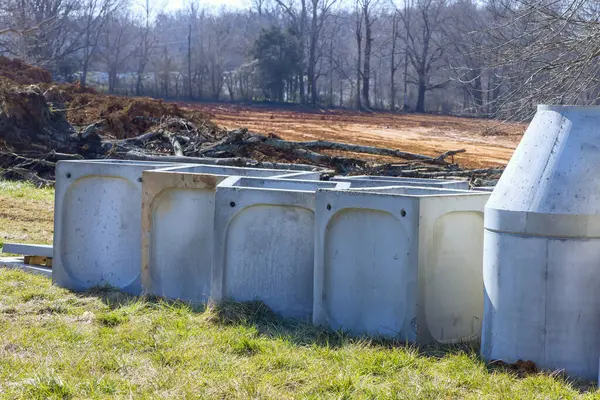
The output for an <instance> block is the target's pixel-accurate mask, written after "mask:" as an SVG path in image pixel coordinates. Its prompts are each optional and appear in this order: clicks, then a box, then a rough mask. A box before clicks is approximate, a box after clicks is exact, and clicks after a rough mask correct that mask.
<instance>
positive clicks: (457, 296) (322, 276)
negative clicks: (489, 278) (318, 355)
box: [313, 187, 489, 344]
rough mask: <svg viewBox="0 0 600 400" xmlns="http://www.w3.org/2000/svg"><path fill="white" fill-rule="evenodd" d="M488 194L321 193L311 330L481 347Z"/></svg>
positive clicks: (406, 191) (420, 191) (421, 190)
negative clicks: (318, 327) (478, 343)
mask: <svg viewBox="0 0 600 400" xmlns="http://www.w3.org/2000/svg"><path fill="white" fill-rule="evenodd" d="M488 198H489V194H488V193H484V192H475V191H463V190H450V189H435V188H418V187H386V188H371V189H368V188H367V189H358V190H354V189H351V190H331V189H320V190H318V191H317V194H316V201H315V210H316V211H315V231H316V232H315V234H316V237H315V277H314V314H313V322H314V323H315V324H317V325H323V326H327V327H330V328H333V329H344V330H347V331H349V332H350V333H351V334H353V335H372V336H384V337H391V338H397V339H400V340H407V341H410V342H418V343H420V344H426V343H432V342H437V343H453V342H458V341H470V340H475V339H477V338H479V335H480V332H481V317H482V313H483V278H482V256H483V235H482V232H483V210H484V206H485V203H486V201H487V199H488Z"/></svg>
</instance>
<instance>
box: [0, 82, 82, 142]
mask: <svg viewBox="0 0 600 400" xmlns="http://www.w3.org/2000/svg"><path fill="white" fill-rule="evenodd" d="M0 132H2V139H3V142H4V143H5V145H6V146H7V147H9V148H11V149H13V150H17V151H34V150H46V149H48V148H53V149H62V148H64V147H65V146H67V144H68V142H69V137H70V135H71V134H72V133H73V132H74V131H73V128H72V127H71V125H70V124H69V123H68V122H67V120H66V119H65V115H64V113H63V112H61V111H60V110H54V109H52V108H51V107H50V105H49V104H48V103H47V102H46V99H45V98H44V95H43V91H42V89H41V88H40V87H39V86H36V85H29V86H13V87H9V86H7V85H2V86H0Z"/></svg>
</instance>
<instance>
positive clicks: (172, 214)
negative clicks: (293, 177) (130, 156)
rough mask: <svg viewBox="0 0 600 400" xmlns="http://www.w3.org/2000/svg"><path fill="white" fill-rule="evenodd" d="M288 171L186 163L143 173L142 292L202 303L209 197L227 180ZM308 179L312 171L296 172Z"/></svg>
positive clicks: (208, 263)
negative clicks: (181, 165)
mask: <svg viewBox="0 0 600 400" xmlns="http://www.w3.org/2000/svg"><path fill="white" fill-rule="evenodd" d="M288 174H297V172H295V171H290V170H275V169H260V168H238V167H224V166H212V165H193V166H192V165H188V166H184V167H174V168H166V169H162V170H156V171H147V172H145V173H144V174H143V196H142V260H141V275H142V286H143V291H144V293H148V294H153V295H157V296H162V297H166V298H171V299H181V300H186V301H191V302H197V303H203V302H206V301H207V300H208V297H209V295H210V282H211V278H210V277H211V268H212V261H213V240H214V215H215V193H216V190H217V185H218V184H219V183H220V182H221V181H223V180H224V179H226V178H227V177H228V176H231V175H235V176H258V177H272V176H279V175H288ZM301 174H303V175H301V176H302V177H304V178H308V179H311V178H312V177H314V176H315V173H312V172H308V173H301ZM311 174H312V175H311Z"/></svg>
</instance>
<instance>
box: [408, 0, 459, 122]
mask: <svg viewBox="0 0 600 400" xmlns="http://www.w3.org/2000/svg"><path fill="white" fill-rule="evenodd" d="M414 8H415V9H414V10H408V11H409V12H410V14H412V15H408V14H407V13H406V12H405V13H403V14H402V16H403V21H404V24H405V26H407V29H406V36H407V37H406V46H407V47H406V52H407V55H408V61H409V62H410V64H411V66H412V67H413V69H414V76H412V77H410V79H409V80H408V81H409V82H410V83H412V84H415V85H417V93H418V98H417V105H416V111H417V112H425V95H426V93H427V92H428V91H430V90H434V89H439V88H442V87H444V86H445V85H446V84H447V83H448V82H449V80H448V79H447V78H442V79H438V80H434V79H433V78H435V77H436V72H438V71H439V70H440V69H441V68H442V67H444V66H445V65H446V64H444V59H443V57H444V55H445V52H446V33H445V31H444V29H443V27H444V25H445V24H446V21H447V16H448V13H447V12H446V0H416V1H415V3H414ZM409 17H410V18H409Z"/></svg>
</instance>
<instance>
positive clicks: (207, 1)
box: [155, 0, 250, 11]
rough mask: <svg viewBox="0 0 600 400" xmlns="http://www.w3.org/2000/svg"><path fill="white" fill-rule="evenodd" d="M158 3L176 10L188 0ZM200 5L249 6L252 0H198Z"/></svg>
mask: <svg viewBox="0 0 600 400" xmlns="http://www.w3.org/2000/svg"><path fill="white" fill-rule="evenodd" d="M155 2H156V5H158V6H161V7H162V6H164V7H165V11H175V10H178V9H181V8H184V7H185V6H186V4H187V3H188V0H155ZM196 2H197V3H198V4H199V5H200V7H210V8H213V7H214V8H217V9H218V8H221V7H223V6H226V7H229V8H247V7H249V6H250V0H197V1H196Z"/></svg>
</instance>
